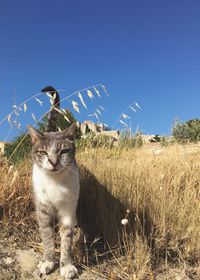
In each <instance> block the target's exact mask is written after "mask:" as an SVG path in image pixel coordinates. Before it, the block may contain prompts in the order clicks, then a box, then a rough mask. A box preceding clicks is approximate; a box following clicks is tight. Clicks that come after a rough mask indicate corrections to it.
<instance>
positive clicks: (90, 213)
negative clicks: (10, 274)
mask: <svg viewBox="0 0 200 280" xmlns="http://www.w3.org/2000/svg"><path fill="white" fill-rule="evenodd" d="M77 158H78V162H79V164H80V169H81V186H82V187H81V195H80V202H79V207H78V218H79V225H80V226H81V228H83V231H84V233H85V238H84V240H85V243H84V248H85V253H84V259H85V263H86V264H87V265H92V263H94V261H95V262H96V266H95V267H93V269H95V270H97V271H98V273H102V274H103V275H105V276H106V277H107V278H108V279H113V280H114V279H124V280H125V279H132V280H133V279H135V280H136V279H200V271H199V268H198V266H199V261H200V203H199V202H200V201H199V200H200V193H199V185H200V171H199V170H200V152H191V153H187V152H184V151H183V150H180V149H179V148H178V147H172V148H165V149H164V150H163V152H162V153H161V154H158V155H156V154H153V153H152V151H150V150H145V149H136V150H129V151H124V150H118V149H111V150H109V149H90V150H87V151H84V152H79V153H78V155H77ZM13 172H14V171H12V172H11V173H10V174H8V165H7V163H6V162H2V167H1V170H0V178H1V179H0V180H1V181H0V207H1V208H0V212H1V213H3V218H2V221H1V223H2V225H3V227H4V232H5V233H7V234H8V233H11V232H12V231H13V228H14V229H15V233H16V237H15V238H17V239H18V241H21V242H23V238H24V236H25V237H26V241H27V244H28V246H33V247H34V246H35V247H37V244H38V242H39V237H38V231H37V226H36V222H35V214H34V211H33V205H32V202H31V179H30V177H31V175H30V174H31V164H30V160H28V159H27V161H26V162H24V163H23V164H21V165H20V166H19V167H18V177H17V178H16V179H15V180H14V182H12V181H13ZM11 182H12V184H11ZM127 209H129V210H130V213H129V215H128V217H127V219H128V221H129V223H128V225H126V226H123V225H122V224H121V220H122V219H123V218H125V216H126V210H127ZM23 233H25V234H23ZM95 238H96V239H95ZM93 241H94V242H93ZM23 243H24V242H23ZM105 259H106V264H105V262H104V261H103V260H105ZM109 268H111V269H109ZM156 275H157V276H156ZM177 275H178V276H177ZM178 277H179V278H178Z"/></svg>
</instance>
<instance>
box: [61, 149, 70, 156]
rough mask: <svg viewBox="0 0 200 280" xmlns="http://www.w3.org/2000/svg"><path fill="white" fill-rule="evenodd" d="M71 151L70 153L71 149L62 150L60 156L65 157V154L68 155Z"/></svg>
mask: <svg viewBox="0 0 200 280" xmlns="http://www.w3.org/2000/svg"><path fill="white" fill-rule="evenodd" d="M69 151H70V149H69V148H68V149H67V148H66V149H63V150H61V151H60V154H61V155H64V154H67V153H68V152H69Z"/></svg>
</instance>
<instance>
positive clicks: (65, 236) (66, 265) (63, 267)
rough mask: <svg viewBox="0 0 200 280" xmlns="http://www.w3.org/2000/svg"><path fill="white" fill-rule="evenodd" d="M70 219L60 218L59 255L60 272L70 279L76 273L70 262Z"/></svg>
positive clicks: (71, 225) (71, 229)
mask: <svg viewBox="0 0 200 280" xmlns="http://www.w3.org/2000/svg"><path fill="white" fill-rule="evenodd" d="M71 220H72V219H70V218H68V217H65V218H63V219H61V222H62V226H61V229H60V235H61V256H60V274H61V276H63V277H64V279H72V278H73V277H74V276H75V274H76V273H77V269H76V267H75V266H74V265H73V264H72V257H71V246H72V238H73V226H74V224H73V223H72V222H71Z"/></svg>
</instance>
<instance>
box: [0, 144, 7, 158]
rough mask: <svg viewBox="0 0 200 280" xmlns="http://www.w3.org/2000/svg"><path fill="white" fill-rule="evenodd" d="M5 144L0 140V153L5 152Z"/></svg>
mask: <svg viewBox="0 0 200 280" xmlns="http://www.w3.org/2000/svg"><path fill="white" fill-rule="evenodd" d="M6 144H7V143H6V142H0V155H4V154H5V145H6Z"/></svg>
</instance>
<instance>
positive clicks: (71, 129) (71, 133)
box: [63, 122, 77, 141]
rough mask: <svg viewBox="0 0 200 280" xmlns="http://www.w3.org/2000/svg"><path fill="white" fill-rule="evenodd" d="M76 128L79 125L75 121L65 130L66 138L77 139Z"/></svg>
mask: <svg viewBox="0 0 200 280" xmlns="http://www.w3.org/2000/svg"><path fill="white" fill-rule="evenodd" d="M76 129H77V126H76V123H75V122H74V123H73V124H71V125H70V126H69V127H68V128H66V129H65V130H64V131H63V134H64V138H67V139H69V140H72V141H73V140H74V139H75V135H76Z"/></svg>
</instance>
